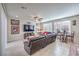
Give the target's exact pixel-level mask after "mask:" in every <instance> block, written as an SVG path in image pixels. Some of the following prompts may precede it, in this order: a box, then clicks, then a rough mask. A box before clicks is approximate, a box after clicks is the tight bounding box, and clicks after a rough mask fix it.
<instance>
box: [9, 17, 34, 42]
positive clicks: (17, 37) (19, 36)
mask: <svg viewBox="0 0 79 59" xmlns="http://www.w3.org/2000/svg"><path fill="white" fill-rule="evenodd" d="M15 19H16V20H20V33H19V34H11V18H10V17H9V19H8V42H13V41H16V40H23V39H24V36H23V35H24V33H25V32H23V25H24V24H27V23H28V22H30V23H31V24H32V25H35V22H34V21H31V20H27V19H25V20H24V19H19V18H15Z"/></svg>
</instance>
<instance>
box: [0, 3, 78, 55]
mask: <svg viewBox="0 0 79 59" xmlns="http://www.w3.org/2000/svg"><path fill="white" fill-rule="evenodd" d="M78 6H79V4H78V3H76V4H75V3H72V4H69V3H67V4H65V3H62V4H61V3H46V4H44V3H36V4H35V3H19V4H18V3H13V4H12V3H2V4H0V9H1V10H2V12H1V17H2V19H1V20H0V21H1V22H2V23H1V24H2V25H0V27H1V28H2V29H1V32H2V37H1V38H2V39H3V40H1V41H0V42H1V43H0V44H1V47H2V48H0V50H1V51H0V52H1V53H2V54H1V55H5V56H28V55H33V56H36V55H38V56H46V55H47V56H51V55H52V56H56V55H57V56H59V55H60V56H63V55H64V56H69V55H76V56H77V55H79V47H77V48H74V47H75V44H76V45H78V44H79V35H78V34H79V31H78V30H79V28H78V26H79V20H78V19H79V7H78ZM4 24H5V25H4ZM73 45H74V47H72V46H73ZM61 46H62V47H61ZM58 47H59V48H58ZM61 48H62V49H61ZM55 49H57V50H55ZM73 49H75V51H74V52H73V53H72V51H73ZM52 50H53V51H52ZM15 51H16V52H15ZM46 51H47V52H46ZM64 51H65V52H64ZM76 51H77V52H78V53H77V52H76Z"/></svg>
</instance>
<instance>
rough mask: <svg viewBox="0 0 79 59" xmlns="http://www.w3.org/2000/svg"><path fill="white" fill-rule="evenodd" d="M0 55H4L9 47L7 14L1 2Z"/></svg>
mask: <svg viewBox="0 0 79 59" xmlns="http://www.w3.org/2000/svg"><path fill="white" fill-rule="evenodd" d="M0 11H1V12H0V14H1V15H0V16H1V18H0V36H1V37H0V55H4V53H5V48H6V47H7V17H6V15H5V12H4V9H3V7H2V4H0Z"/></svg>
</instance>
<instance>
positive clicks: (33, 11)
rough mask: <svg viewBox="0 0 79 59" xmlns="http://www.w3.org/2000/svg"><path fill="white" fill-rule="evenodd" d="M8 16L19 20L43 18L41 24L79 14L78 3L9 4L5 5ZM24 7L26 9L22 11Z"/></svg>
mask: <svg viewBox="0 0 79 59" xmlns="http://www.w3.org/2000/svg"><path fill="white" fill-rule="evenodd" d="M5 5H6V7H7V12H8V15H9V16H10V17H12V18H16V16H17V18H19V19H21V20H32V17H33V16H39V17H43V22H45V21H49V20H54V19H58V18H63V17H68V16H73V15H77V14H79V4H78V3H69V4H68V3H62V4H61V3H30V4H29V3H9V4H5ZM22 6H24V7H26V8H27V9H25V10H23V9H21V7H22Z"/></svg>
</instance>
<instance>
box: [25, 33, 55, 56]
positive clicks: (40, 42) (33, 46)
mask: <svg viewBox="0 0 79 59" xmlns="http://www.w3.org/2000/svg"><path fill="white" fill-rule="evenodd" d="M28 39H29V38H28ZM55 40H56V34H49V35H40V36H39V37H34V38H31V39H30V40H29V41H24V49H25V51H26V52H27V53H28V54H29V55H32V54H33V53H35V52H36V51H38V50H40V49H42V48H44V47H46V46H47V45H48V44H50V43H52V42H54V41H55Z"/></svg>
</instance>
